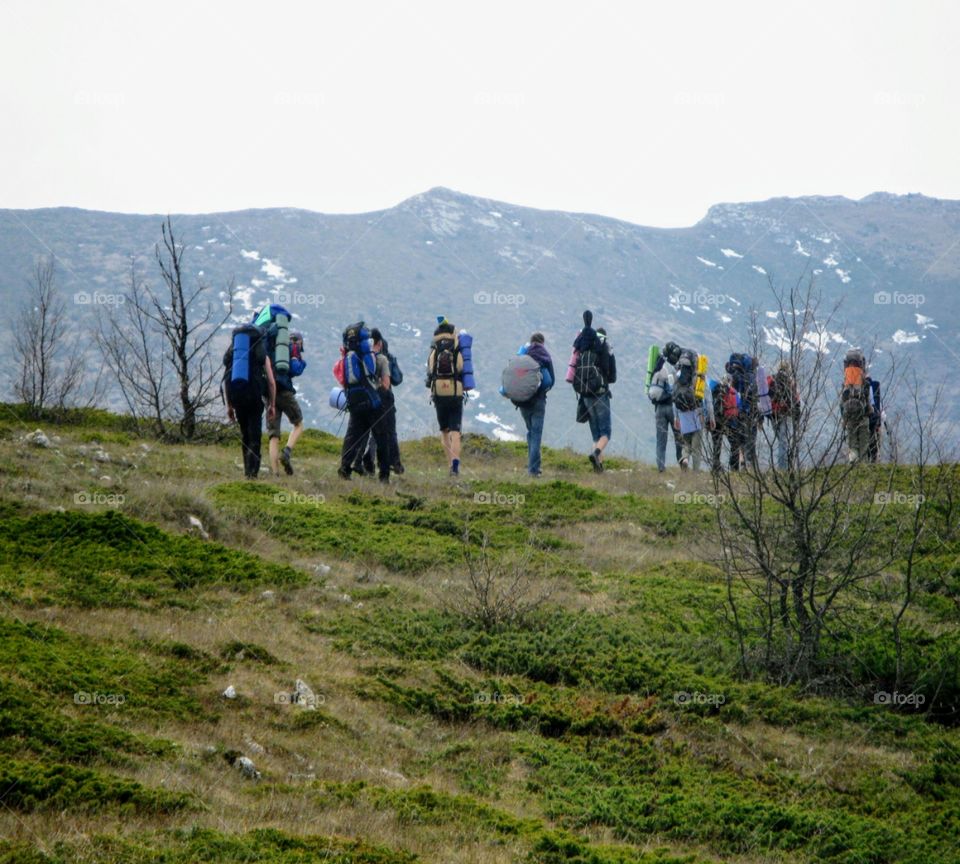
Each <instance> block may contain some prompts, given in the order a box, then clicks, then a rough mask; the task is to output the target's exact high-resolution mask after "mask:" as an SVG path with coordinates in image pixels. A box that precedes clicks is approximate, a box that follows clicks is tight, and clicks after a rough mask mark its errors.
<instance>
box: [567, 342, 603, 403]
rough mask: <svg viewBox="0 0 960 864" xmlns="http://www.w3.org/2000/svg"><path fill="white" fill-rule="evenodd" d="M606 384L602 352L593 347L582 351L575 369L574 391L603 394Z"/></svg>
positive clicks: (589, 394)
mask: <svg viewBox="0 0 960 864" xmlns="http://www.w3.org/2000/svg"><path fill="white" fill-rule="evenodd" d="M605 386H606V385H605V384H604V380H603V372H602V371H601V370H600V353H599V352H598V351H594V350H593V349H589V350H587V351H581V352H580V355H579V356H578V357H577V365H576V367H575V368H574V370H573V392H574V393H576V394H577V395H579V396H602V395H603V393H604V390H605Z"/></svg>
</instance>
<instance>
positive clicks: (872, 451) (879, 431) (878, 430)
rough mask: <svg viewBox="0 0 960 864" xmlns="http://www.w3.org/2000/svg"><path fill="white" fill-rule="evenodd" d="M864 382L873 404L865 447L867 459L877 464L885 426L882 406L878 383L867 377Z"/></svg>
mask: <svg viewBox="0 0 960 864" xmlns="http://www.w3.org/2000/svg"><path fill="white" fill-rule="evenodd" d="M866 380H867V386H868V387H869V388H870V398H871V401H872V403H873V406H872V407H873V412H872V413H871V414H870V443H869V445H868V447H867V458H868V459H869V461H871V462H879V461H880V443H881V438H882V435H883V427H884V426H885V425H886V422H885V417H884V413H883V404H882V403H881V401H880V382H879V381H877V380H876V379H875V378H873V377H871V376H869V375H868V376H867V379H866Z"/></svg>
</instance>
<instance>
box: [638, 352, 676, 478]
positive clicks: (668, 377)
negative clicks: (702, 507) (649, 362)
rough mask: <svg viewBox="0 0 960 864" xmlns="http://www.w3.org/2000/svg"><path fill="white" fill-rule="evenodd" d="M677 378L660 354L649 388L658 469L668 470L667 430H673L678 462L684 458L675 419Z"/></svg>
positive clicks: (648, 395)
mask: <svg viewBox="0 0 960 864" xmlns="http://www.w3.org/2000/svg"><path fill="white" fill-rule="evenodd" d="M674 384H675V379H674V376H673V373H672V372H671V371H670V369H669V367H668V366H667V364H666V362H665V358H664V357H663V355H662V354H658V357H657V360H656V361H655V365H654V366H653V369H652V374H651V376H650V386H649V387H648V388H647V397H648V398H649V399H650V401H651V402H652V403H653V412H654V420H655V422H656V429H657V471H660V472H661V473H662V472H664V471H665V470H666V463H667V434H668V432H667V430H670V431H672V432H673V443H674V447H675V448H676V453H677V464H678V465H679V464H680V460H681V459H682V458H683V444H682V442H681V440H680V430H679V429H678V428H677V427H676V426H675V425H674V423H673V420H674V416H673V392H674Z"/></svg>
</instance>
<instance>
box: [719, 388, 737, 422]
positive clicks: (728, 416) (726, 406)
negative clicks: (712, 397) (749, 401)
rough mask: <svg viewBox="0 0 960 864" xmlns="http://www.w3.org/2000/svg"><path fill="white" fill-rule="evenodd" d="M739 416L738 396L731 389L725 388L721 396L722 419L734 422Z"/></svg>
mask: <svg viewBox="0 0 960 864" xmlns="http://www.w3.org/2000/svg"><path fill="white" fill-rule="evenodd" d="M739 416H740V394H739V393H737V391H736V390H734V389H733V387H727V392H726V393H724V394H723V419H724V420H736V419H737V417H739Z"/></svg>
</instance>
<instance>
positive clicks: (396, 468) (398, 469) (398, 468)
mask: <svg viewBox="0 0 960 864" xmlns="http://www.w3.org/2000/svg"><path fill="white" fill-rule="evenodd" d="M392 468H393V473H394V474H403V472H404V470H405V469H404V467H403V463H402V462H395V463H394V464H393V466H392Z"/></svg>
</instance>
